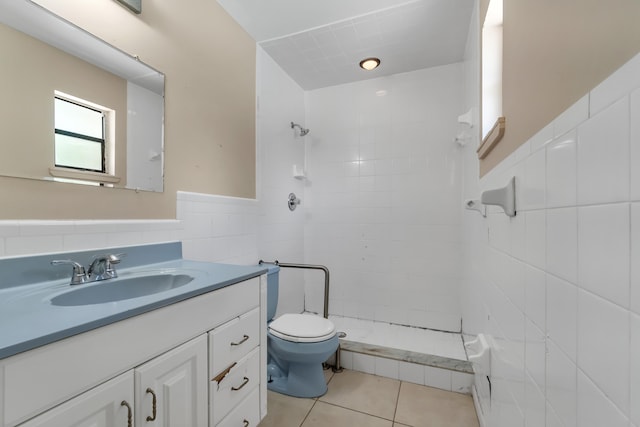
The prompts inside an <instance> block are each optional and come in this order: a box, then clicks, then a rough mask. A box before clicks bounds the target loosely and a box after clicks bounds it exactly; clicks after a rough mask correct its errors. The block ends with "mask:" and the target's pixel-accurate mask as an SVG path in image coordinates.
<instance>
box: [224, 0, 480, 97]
mask: <svg viewBox="0 0 640 427" xmlns="http://www.w3.org/2000/svg"><path fill="white" fill-rule="evenodd" d="M474 1H475V0H411V1H407V0H218V2H219V3H220V4H221V5H222V7H224V8H225V9H226V10H227V12H228V13H229V14H230V15H231V16H232V17H233V18H234V19H235V20H236V21H237V22H238V23H239V24H240V25H241V26H242V27H243V28H244V29H245V30H246V31H247V32H248V33H249V34H250V35H251V36H252V37H253V38H254V39H255V40H256V42H258V44H259V45H260V46H262V48H263V49H264V50H265V51H266V52H267V53H268V54H269V55H270V56H271V57H272V58H273V59H274V60H275V61H276V62H277V63H278V64H279V65H280V67H282V68H283V69H284V71H285V72H287V73H288V74H289V75H290V76H291V78H293V79H294V80H295V81H296V82H297V83H298V84H299V85H300V86H301V87H302V88H303V89H305V90H312V89H317V88H321V87H326V86H333V85H337V84H342V83H350V82H354V81H358V80H365V79H369V78H374V77H381V76H387V75H391V74H396V73H402V72H407V71H413V70H419V69H422V68H430V67H435V66H438V65H445V64H451V63H454V62H459V61H462V59H463V55H464V50H465V44H466V40H467V33H468V30H469V22H470V18H471V13H472V10H473V5H474ZM369 56H376V57H378V58H380V59H381V61H382V63H381V65H380V67H378V68H377V69H376V70H374V71H369V72H367V71H364V70H362V69H360V68H359V66H358V63H359V62H360V60H362V59H364V58H366V57H369Z"/></svg>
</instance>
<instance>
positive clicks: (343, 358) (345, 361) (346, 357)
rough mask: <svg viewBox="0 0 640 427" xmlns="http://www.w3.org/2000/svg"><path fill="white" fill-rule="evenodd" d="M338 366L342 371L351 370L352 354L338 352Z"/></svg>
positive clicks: (342, 351) (343, 351)
mask: <svg viewBox="0 0 640 427" xmlns="http://www.w3.org/2000/svg"><path fill="white" fill-rule="evenodd" d="M340 365H341V366H342V367H343V368H344V369H349V370H353V353H352V352H350V351H345V350H340Z"/></svg>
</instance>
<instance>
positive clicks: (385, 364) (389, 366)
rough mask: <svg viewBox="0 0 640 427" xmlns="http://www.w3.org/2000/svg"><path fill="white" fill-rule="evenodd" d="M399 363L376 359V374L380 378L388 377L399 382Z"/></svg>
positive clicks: (381, 358)
mask: <svg viewBox="0 0 640 427" xmlns="http://www.w3.org/2000/svg"><path fill="white" fill-rule="evenodd" d="M398 364H399V362H398V361H397V360H393V359H387V358H385V357H376V358H375V374H376V375H378V376H379V377H386V378H391V379H394V380H397V379H398V377H399V366H398Z"/></svg>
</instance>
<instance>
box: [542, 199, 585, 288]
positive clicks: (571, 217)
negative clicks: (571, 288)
mask: <svg viewBox="0 0 640 427" xmlns="http://www.w3.org/2000/svg"><path fill="white" fill-rule="evenodd" d="M546 245H547V271H548V272H549V273H552V274H554V275H556V276H559V277H562V278H563V279H565V280H568V281H569V282H571V283H577V282H578V210H577V208H575V207H573V208H561V209H547V242H546Z"/></svg>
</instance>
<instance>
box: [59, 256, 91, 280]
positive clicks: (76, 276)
mask: <svg viewBox="0 0 640 427" xmlns="http://www.w3.org/2000/svg"><path fill="white" fill-rule="evenodd" d="M51 265H72V266H73V274H72V276H71V283H70V284H71V285H81V284H83V283H87V282H88V281H89V277H87V274H86V273H85V270H84V267H83V266H82V265H80V264H79V263H77V262H75V261H72V260H70V259H54V260H53V261H51Z"/></svg>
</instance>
